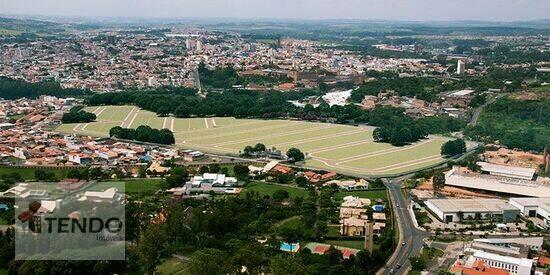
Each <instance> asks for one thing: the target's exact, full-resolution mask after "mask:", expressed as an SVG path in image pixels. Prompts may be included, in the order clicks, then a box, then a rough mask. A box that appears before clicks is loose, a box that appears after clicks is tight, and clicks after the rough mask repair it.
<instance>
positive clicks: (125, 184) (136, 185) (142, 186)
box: [87, 179, 162, 194]
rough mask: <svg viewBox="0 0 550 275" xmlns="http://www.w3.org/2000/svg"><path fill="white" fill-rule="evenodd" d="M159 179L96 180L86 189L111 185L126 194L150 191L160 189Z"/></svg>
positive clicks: (97, 188) (98, 188)
mask: <svg viewBox="0 0 550 275" xmlns="http://www.w3.org/2000/svg"><path fill="white" fill-rule="evenodd" d="M161 183H162V180H161V179H138V180H128V181H105V182H97V183H95V184H94V185H92V186H89V187H88V188H87V190H88V191H103V190H105V189H109V188H111V187H116V188H118V189H119V190H125V193H128V194H139V193H152V192H155V191H157V190H160V185H161Z"/></svg>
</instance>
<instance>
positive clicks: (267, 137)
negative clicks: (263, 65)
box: [58, 106, 448, 175]
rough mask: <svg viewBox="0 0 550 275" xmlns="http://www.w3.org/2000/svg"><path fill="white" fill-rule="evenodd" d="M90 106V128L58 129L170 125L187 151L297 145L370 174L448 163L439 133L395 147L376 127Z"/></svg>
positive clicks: (318, 164) (326, 163)
mask: <svg viewBox="0 0 550 275" xmlns="http://www.w3.org/2000/svg"><path fill="white" fill-rule="evenodd" d="M85 110H87V111H90V112H95V113H96V114H98V115H97V121H96V122H93V123H88V124H85V126H84V125H80V126H78V125H79V124H66V125H61V126H59V127H58V131H61V132H68V133H73V132H76V133H79V134H85V135H93V136H107V135H108V132H109V130H110V128H111V127H114V126H120V125H123V124H124V125H129V127H131V128H136V127H137V126H139V125H150V126H151V127H153V128H162V127H164V126H166V127H167V128H170V130H172V131H173V132H174V137H175V139H176V144H177V145H179V146H181V147H183V148H185V149H195V150H201V151H205V152H209V153H219V154H238V153H239V151H241V150H243V148H244V147H245V146H247V145H255V144H256V143H263V144H265V145H266V146H267V147H268V148H272V147H275V148H278V149H280V150H282V151H286V150H288V149H289V148H291V147H296V148H299V149H300V150H302V151H303V152H306V153H308V154H309V156H310V158H309V159H307V160H306V165H307V166H311V167H315V168H321V169H325V170H329V171H341V172H353V173H360V174H368V175H387V174H395V173H401V172H406V171H411V170H412V171H414V170H417V169H420V168H425V167H427V166H431V165H434V164H437V163H441V162H443V161H444V160H443V159H442V158H441V155H440V149H441V145H442V144H443V143H444V142H445V141H447V140H448V139H447V138H444V137H440V136H439V137H435V136H434V137H430V138H429V139H426V140H422V141H419V142H417V143H415V144H411V145H409V146H404V147H394V146H392V145H390V144H387V143H376V142H374V141H373V138H372V133H373V131H374V128H372V127H356V126H351V125H342V124H330V123H317V122H304V121H291V120H262V119H236V118H228V117H224V118H219V117H209V118H174V119H173V122H174V123H173V125H172V123H166V125H165V123H164V122H165V120H166V119H168V118H163V117H157V116H156V114H154V113H152V112H150V111H147V110H139V111H136V107H133V106H99V107H98V106H90V107H87V108H86V109H85ZM132 110H134V112H132ZM123 121H126V123H124V122H123ZM166 121H167V122H168V120H166ZM170 121H172V120H171V119H170ZM168 124H170V125H168ZM75 128H76V129H77V130H75Z"/></svg>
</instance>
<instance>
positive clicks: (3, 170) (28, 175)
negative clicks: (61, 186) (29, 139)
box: [0, 166, 69, 180]
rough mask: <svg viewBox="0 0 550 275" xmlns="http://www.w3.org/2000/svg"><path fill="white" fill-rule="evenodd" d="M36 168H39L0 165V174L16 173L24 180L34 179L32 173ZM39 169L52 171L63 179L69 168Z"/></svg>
mask: <svg viewBox="0 0 550 275" xmlns="http://www.w3.org/2000/svg"><path fill="white" fill-rule="evenodd" d="M36 170H39V169H36V168H22V167H8V166H6V167H0V175H4V174H10V173H18V174H19V175H21V177H23V179H24V180H35V177H34V173H35V171H36ZM40 170H45V171H48V172H53V173H54V174H55V177H56V178H57V179H63V178H64V177H65V176H66V175H67V173H68V172H69V169H47V168H43V169H42V168H41V169H40Z"/></svg>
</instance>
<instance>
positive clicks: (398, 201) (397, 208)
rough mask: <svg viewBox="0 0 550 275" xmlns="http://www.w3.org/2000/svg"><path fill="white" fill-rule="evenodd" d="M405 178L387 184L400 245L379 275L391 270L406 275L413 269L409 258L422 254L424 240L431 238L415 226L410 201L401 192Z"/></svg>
mask: <svg viewBox="0 0 550 275" xmlns="http://www.w3.org/2000/svg"><path fill="white" fill-rule="evenodd" d="M404 178H405V177H401V178H395V179H392V180H390V181H389V182H388V183H386V187H387V188H388V191H389V193H390V197H391V202H392V206H393V211H394V215H395V218H396V221H397V224H398V228H399V243H398V244H397V248H396V250H395V251H394V254H393V255H392V257H391V258H390V259H389V260H388V262H387V263H386V265H385V266H384V267H383V268H381V269H380V270H379V271H378V272H377V274H391V273H390V271H391V270H393V271H394V274H406V273H407V271H408V270H409V269H410V267H411V264H410V261H409V258H410V257H413V256H416V255H419V254H420V250H421V248H422V246H423V244H424V239H425V238H427V237H428V236H430V234H429V233H427V232H425V231H422V230H419V229H417V228H416V227H415V226H414V224H413V220H412V219H413V217H412V216H411V212H410V211H409V207H410V199H405V197H404V196H403V193H402V192H401V182H402V180H403V179H404ZM398 265H399V266H400V267H399V268H398Z"/></svg>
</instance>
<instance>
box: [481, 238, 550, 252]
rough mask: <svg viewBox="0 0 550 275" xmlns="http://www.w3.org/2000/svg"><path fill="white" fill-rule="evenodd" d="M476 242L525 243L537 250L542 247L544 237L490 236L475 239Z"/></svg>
mask: <svg viewBox="0 0 550 275" xmlns="http://www.w3.org/2000/svg"><path fill="white" fill-rule="evenodd" d="M474 242H478V243H488V244H492V245H496V246H504V247H511V246H515V245H525V246H528V247H529V248H530V249H532V250H535V251H540V250H541V249H542V244H543V243H544V237H525V238H520V237H518V238H490V239H485V238H483V239H474Z"/></svg>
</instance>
